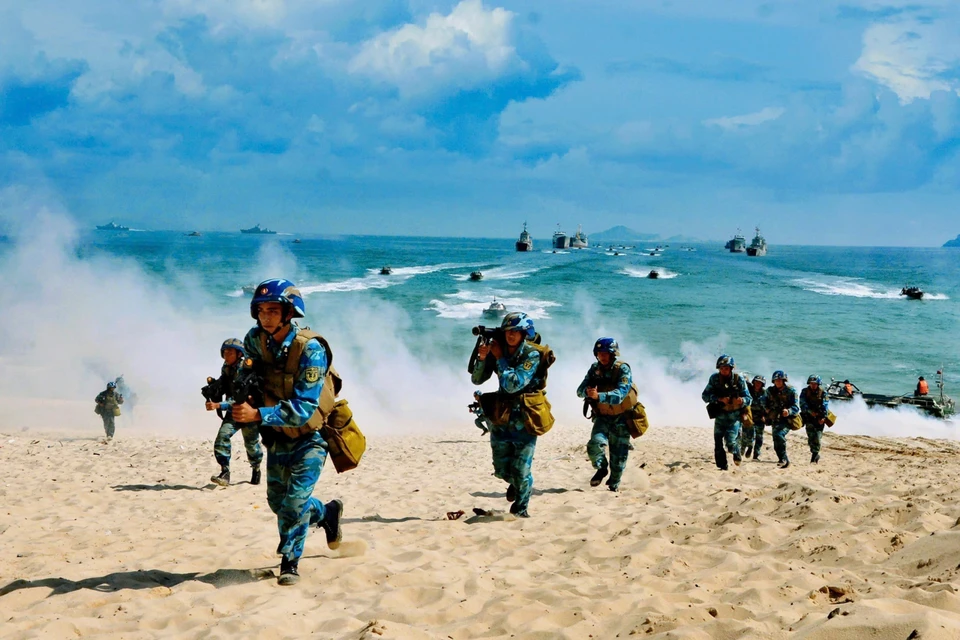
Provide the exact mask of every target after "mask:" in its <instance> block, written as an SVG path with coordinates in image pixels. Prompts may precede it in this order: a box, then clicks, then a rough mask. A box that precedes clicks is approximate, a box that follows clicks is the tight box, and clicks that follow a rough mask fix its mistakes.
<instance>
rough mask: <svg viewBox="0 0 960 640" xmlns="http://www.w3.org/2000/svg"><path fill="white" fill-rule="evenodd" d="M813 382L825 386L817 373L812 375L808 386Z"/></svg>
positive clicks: (808, 379) (808, 380)
mask: <svg viewBox="0 0 960 640" xmlns="http://www.w3.org/2000/svg"><path fill="white" fill-rule="evenodd" d="M811 382H816V383H817V384H823V381H822V380H821V379H820V376H818V375H817V374H815V373H814V374H811V375H810V377H809V378H807V384H810V383H811Z"/></svg>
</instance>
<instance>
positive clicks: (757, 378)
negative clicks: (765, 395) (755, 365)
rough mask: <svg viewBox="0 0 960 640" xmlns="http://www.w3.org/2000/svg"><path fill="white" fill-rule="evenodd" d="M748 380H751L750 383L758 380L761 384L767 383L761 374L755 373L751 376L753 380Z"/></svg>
mask: <svg viewBox="0 0 960 640" xmlns="http://www.w3.org/2000/svg"><path fill="white" fill-rule="evenodd" d="M750 382H751V384H752V383H754V382H759V383H760V384H762V385H766V384H767V379H766V378H764V377H763V376H761V375H756V376H753V380H751V381H750Z"/></svg>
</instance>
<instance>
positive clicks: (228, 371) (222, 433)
mask: <svg viewBox="0 0 960 640" xmlns="http://www.w3.org/2000/svg"><path fill="white" fill-rule="evenodd" d="M239 366H240V362H239V360H238V361H237V364H234V365H232V366H231V365H228V364H224V365H223V367H222V368H221V369H220V379H219V380H218V382H219V383H220V385H221V388H222V389H223V390H224V396H225V397H226V399H225V401H224V402H221V403H220V413H222V414H223V416H224V418H223V422H221V423H220V430H219V431H218V432H217V438H216V440H214V441H213V457H214V458H216V459H217V463H218V464H219V465H220V466H221V467H229V466H230V458H231V457H232V448H231V446H230V439H231V438H233V436H234V435H236V433H237V431H240V432H241V433H242V434H243V445H244V448H245V449H246V450H247V461H248V462H249V463H250V466H251V467H253V468H254V469H259V468H260V463H261V462H263V450H262V449H261V448H260V433H259V431H257V427H256V425H244V426H243V427H238V426H237V425H235V424H234V423H233V418H231V417H230V407H231V405H232V404H233V400H234V397H233V383H234V380H235V379H236V377H237V369H238V368H239ZM238 401H239V400H238Z"/></svg>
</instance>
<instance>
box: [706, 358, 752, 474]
mask: <svg viewBox="0 0 960 640" xmlns="http://www.w3.org/2000/svg"><path fill="white" fill-rule="evenodd" d="M735 367H736V363H735V362H734V360H733V358H731V357H730V356H728V355H726V354H724V355H722V356H720V357H719V358H718V359H717V371H718V373H714V374H712V375H711V376H710V380H709V381H708V382H707V386H706V388H704V390H703V394H702V395H701V398H702V399H703V401H704V402H705V403H707V414H708V415H709V416H710V417H711V418H713V419H714V422H713V455H714V458H715V459H716V462H717V467H718V468H719V469H721V470H723V471H726V470H727V454H726V453H725V452H724V450H723V445H724V442H726V445H727V451H729V452H730V453H731V454H732V455H733V464H735V465H739V464H740V461H741V460H742V458H741V457H740V424H741V423H740V419H741V413H742V412H743V408H744V407H748V406H750V402H751V397H750V391H749V390H748V389H747V382H746V380H744V379H743V376H740V375H734V373H733V370H734V368H735Z"/></svg>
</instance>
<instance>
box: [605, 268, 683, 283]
mask: <svg viewBox="0 0 960 640" xmlns="http://www.w3.org/2000/svg"><path fill="white" fill-rule="evenodd" d="M651 271H656V272H657V273H658V274H660V275H659V277H658V278H657V279H658V280H672V279H673V278H676V277H677V276H679V275H680V274H679V273H677V272H676V271H670V270H669V269H664V268H663V267H656V268H654V269H645V268H642V267H626V268H624V269H623V270H622V271H621V272H620V273H622V274H623V275H625V276H630V277H631V278H644V279H648V278H647V276H648V275H649V274H650V272H651ZM650 279H652V278H650Z"/></svg>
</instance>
